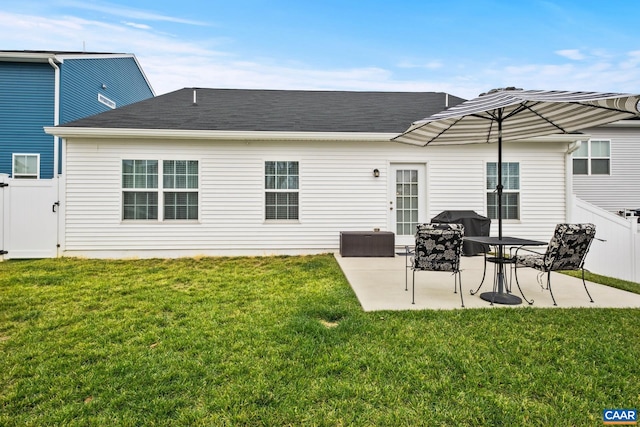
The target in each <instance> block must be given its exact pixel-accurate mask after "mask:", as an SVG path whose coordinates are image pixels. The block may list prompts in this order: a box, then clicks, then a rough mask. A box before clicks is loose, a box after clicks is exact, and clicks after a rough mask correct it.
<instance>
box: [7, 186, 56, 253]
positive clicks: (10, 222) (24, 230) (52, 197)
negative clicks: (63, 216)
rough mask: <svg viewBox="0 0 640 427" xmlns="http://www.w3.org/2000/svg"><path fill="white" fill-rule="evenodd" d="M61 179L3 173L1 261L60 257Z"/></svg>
mask: <svg viewBox="0 0 640 427" xmlns="http://www.w3.org/2000/svg"><path fill="white" fill-rule="evenodd" d="M58 207H59V200H58V179H57V178H53V179H37V180H36V179H34V180H31V179H11V178H8V176H7V175H3V174H0V251H1V253H0V259H3V258H4V259H10V258H52V257H56V256H57V255H58V210H59V209H58Z"/></svg>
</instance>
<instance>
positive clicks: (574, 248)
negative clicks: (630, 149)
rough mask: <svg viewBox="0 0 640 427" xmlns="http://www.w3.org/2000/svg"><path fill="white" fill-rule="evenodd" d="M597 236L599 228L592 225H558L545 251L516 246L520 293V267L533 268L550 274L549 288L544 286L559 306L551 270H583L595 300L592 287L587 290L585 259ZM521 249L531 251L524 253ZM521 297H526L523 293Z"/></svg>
mask: <svg viewBox="0 0 640 427" xmlns="http://www.w3.org/2000/svg"><path fill="white" fill-rule="evenodd" d="M595 235H596V227H595V225H593V224H588V223H586V224H558V225H557V226H556V229H555V232H554V233H553V237H552V238H551V240H550V241H549V246H547V250H546V252H545V253H544V254H541V253H537V252H534V251H532V250H530V249H525V248H523V247H519V248H517V249H516V251H515V253H514V257H515V264H514V272H515V277H516V284H517V285H518V289H519V290H520V293H521V294H522V289H521V288H520V283H519V282H518V268H521V267H531V268H534V269H536V270H539V271H541V272H542V273H547V287H546V288H544V287H543V289H545V290H546V289H548V290H549V293H550V294H551V299H552V300H553V305H558V304H557V303H556V299H555V297H554V296H553V291H552V290H551V272H552V271H559V270H581V271H582V284H583V285H584V290H585V291H587V295H588V296H589V300H591V302H593V298H591V294H589V290H588V289H587V283H586V282H585V280H584V261H585V258H586V257H587V253H588V252H589V247H590V246H591V243H592V242H593V239H594V237H595ZM520 251H525V252H528V253H527V254H525V255H521V254H520ZM522 297H523V298H524V294H523V295H522ZM524 299H525V301H527V302H528V303H529V304H533V300H531V301H529V300H527V299H526V298H524Z"/></svg>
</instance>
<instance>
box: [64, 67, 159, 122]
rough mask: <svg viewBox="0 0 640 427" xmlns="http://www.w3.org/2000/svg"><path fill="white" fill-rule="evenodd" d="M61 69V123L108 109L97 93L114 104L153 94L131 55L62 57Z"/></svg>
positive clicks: (142, 98)
mask: <svg viewBox="0 0 640 427" xmlns="http://www.w3.org/2000/svg"><path fill="white" fill-rule="evenodd" d="M60 70H61V75H60V80H61V81H60V94H61V95H60V123H61V124H63V123H67V122H70V121H73V120H77V119H80V118H83V117H87V116H91V115H94V114H98V113H102V112H105V111H108V110H110V108H109V107H107V106H106V105H104V104H102V103H100V102H98V94H99V93H100V94H102V95H104V96H105V97H107V98H108V99H110V100H112V101H114V102H115V103H116V106H117V107H122V106H124V105H128V104H131V103H134V102H138V101H142V100H144V99H147V98H151V97H152V96H153V92H152V91H151V88H150V87H149V85H148V84H147V82H146V80H145V79H144V76H143V75H142V72H141V71H140V69H139V68H138V64H137V63H136V61H135V60H134V59H133V58H99V59H98V58H93V59H65V60H64V62H63V63H62V65H61V67H60ZM103 85H105V86H106V89H103V87H102V86H103Z"/></svg>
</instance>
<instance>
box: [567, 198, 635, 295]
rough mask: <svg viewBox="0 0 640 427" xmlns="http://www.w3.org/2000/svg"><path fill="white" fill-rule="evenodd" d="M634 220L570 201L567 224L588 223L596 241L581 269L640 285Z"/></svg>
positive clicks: (582, 201) (585, 203)
mask: <svg viewBox="0 0 640 427" xmlns="http://www.w3.org/2000/svg"><path fill="white" fill-rule="evenodd" d="M637 221H638V219H637V217H626V218H625V217H622V216H619V215H615V214H613V213H611V212H609V211H606V210H604V209H601V208H599V207H597V206H594V205H592V204H590V203H587V202H585V201H584V200H581V199H578V198H577V197H575V196H574V198H573V210H572V218H571V222H576V223H578V222H590V223H593V224H595V226H596V238H597V239H603V240H605V241H604V242H602V241H600V240H594V242H593V243H592V245H591V249H590V250H589V254H588V255H587V260H586V262H585V268H586V269H587V270H589V271H591V272H592V273H596V274H601V275H603V276H609V277H615V278H617V279H623V280H630V281H632V282H638V283H640V267H639V264H640V259H639V258H640V233H639V232H638V222H637Z"/></svg>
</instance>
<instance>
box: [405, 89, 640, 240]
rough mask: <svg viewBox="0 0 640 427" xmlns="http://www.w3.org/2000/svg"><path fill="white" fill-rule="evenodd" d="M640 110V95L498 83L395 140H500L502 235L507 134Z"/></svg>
mask: <svg viewBox="0 0 640 427" xmlns="http://www.w3.org/2000/svg"><path fill="white" fill-rule="evenodd" d="M639 115H640V95H631V94H620V93H598V92H567V91H543V90H522V89H515V88H507V89H496V90H492V91H490V92H489V93H487V94H482V95H480V96H479V97H478V98H475V99H472V100H469V101H466V102H463V103H462V104H458V105H456V106H454V107H451V108H449V109H448V110H445V111H443V112H440V113H437V114H434V115H432V116H430V117H427V118H425V119H422V120H418V121H416V122H414V123H413V124H412V125H411V126H410V127H409V129H407V130H406V131H405V132H404V133H402V134H400V135H398V136H397V137H395V138H393V140H394V141H398V142H403V143H408V144H414V145H445V144H477V143H497V144H498V183H497V184H498V185H497V187H496V190H497V193H498V235H499V237H500V238H502V139H503V138H505V139H508V140H510V141H512V140H517V139H523V138H530V137H534V136H544V135H551V134H561V133H570V132H574V131H577V130H580V129H585V128H588V127H593V126H598V125H603V124H606V123H611V122H614V121H617V120H622V119H628V118H632V117H638V116H639Z"/></svg>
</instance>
